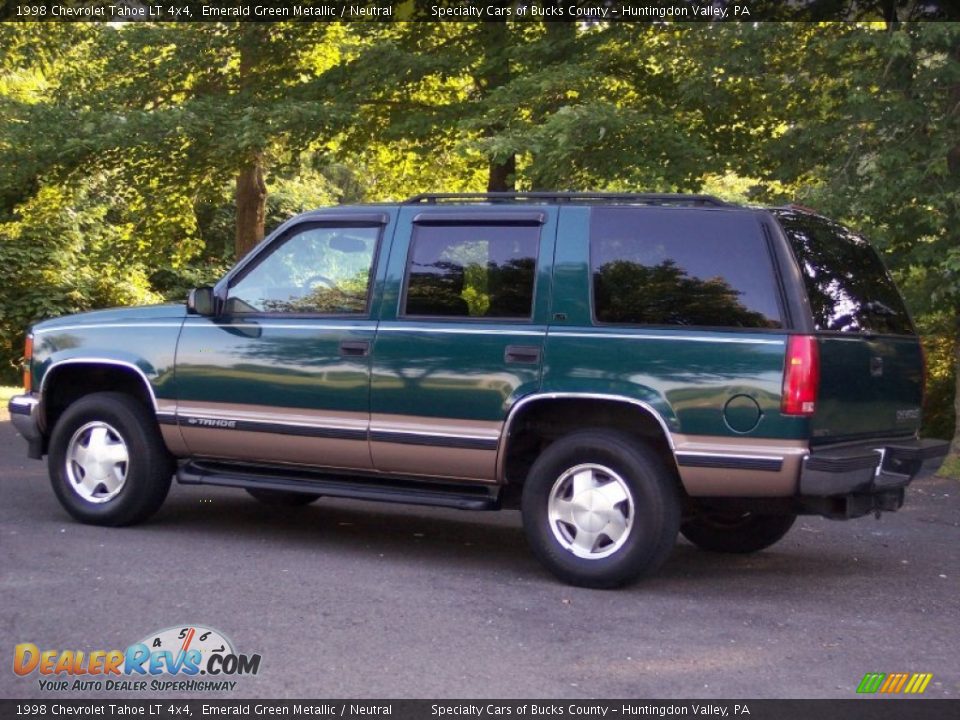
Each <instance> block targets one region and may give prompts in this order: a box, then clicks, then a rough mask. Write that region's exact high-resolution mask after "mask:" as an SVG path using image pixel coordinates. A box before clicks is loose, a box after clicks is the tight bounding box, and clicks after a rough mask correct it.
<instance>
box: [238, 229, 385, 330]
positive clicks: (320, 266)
mask: <svg viewBox="0 0 960 720" xmlns="http://www.w3.org/2000/svg"><path fill="white" fill-rule="evenodd" d="M379 235H380V228H379V227H329V226H320V225H308V226H306V227H303V228H295V229H294V230H293V231H292V234H291V235H290V236H289V237H287V238H286V239H285V240H283V241H282V242H281V243H280V244H279V245H277V246H276V247H275V248H274V249H273V251H272V252H270V253H269V254H268V255H267V256H266V257H265V258H263V259H262V260H260V261H259V262H258V263H257V264H256V266H254V267H253V269H251V270H250V271H249V272H247V273H245V274H244V275H243V276H242V277H241V278H240V279H239V280H238V281H236V282H235V283H233V284H232V285H231V287H230V291H229V294H228V299H227V311H228V312H229V313H233V314H243V313H308V314H323V315H352V314H360V313H366V312H367V306H368V297H369V288H370V276H371V271H372V268H373V258H374V255H375V252H376V247H377V239H378V237H379Z"/></svg>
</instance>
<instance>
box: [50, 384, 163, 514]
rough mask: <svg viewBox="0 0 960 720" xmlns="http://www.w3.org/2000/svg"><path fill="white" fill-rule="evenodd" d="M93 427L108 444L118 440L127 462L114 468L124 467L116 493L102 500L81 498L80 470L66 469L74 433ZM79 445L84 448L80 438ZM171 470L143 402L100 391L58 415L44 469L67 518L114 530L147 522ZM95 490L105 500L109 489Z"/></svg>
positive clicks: (160, 497) (158, 501) (78, 401)
mask: <svg viewBox="0 0 960 720" xmlns="http://www.w3.org/2000/svg"><path fill="white" fill-rule="evenodd" d="M91 426H95V427H94V429H99V428H100V427H103V426H106V427H107V428H108V429H107V430H105V431H104V432H105V435H106V436H107V437H108V441H112V442H114V443H119V442H120V441H122V442H123V444H124V445H125V449H126V454H127V458H128V459H127V460H126V461H125V462H123V463H121V464H119V465H118V467H123V468H125V471H124V472H123V475H124V478H125V479H124V480H123V481H122V485H121V486H120V487H119V489H118V492H117V494H116V495H115V496H113V497H110V498H109V499H104V500H102V501H101V502H94V501H92V500H89V499H85V498H84V497H83V496H82V495H81V494H80V493H81V491H80V490H79V489H74V488H75V485H74V483H73V481H72V480H71V473H72V475H73V477H74V478H78V477H80V475H81V474H82V472H83V471H82V468H81V469H80V470H78V469H77V465H76V464H75V463H73V464H71V467H70V468H68V466H67V457H66V455H67V450H68V447H70V446H71V442H72V441H73V440H74V437H75V435H77V434H78V433H81V431H82V430H83V428H85V427H88V428H89V427H91ZM93 431H94V430H90V431H89V432H93ZM81 434H82V433H81ZM79 442H80V444H81V445H82V437H81V439H80V441H79ZM88 446H89V443H88ZM175 467H176V462H175V460H174V458H173V456H172V455H170V453H169V452H168V451H167V448H166V446H164V444H163V440H162V439H161V437H160V428H159V426H158V425H157V421H156V418H155V417H154V416H153V415H152V414H151V413H150V412H149V411H148V410H147V408H145V407H144V406H143V404H142V403H141V402H139V401H138V400H136V399H135V398H133V397H131V396H129V395H125V394H123V393H114V392H101V393H94V394H91V395H86V396H84V397H82V398H80V399H79V400H77V401H76V402H75V403H73V404H72V405H70V406H69V407H68V408H67V409H66V410H65V411H64V413H63V415H61V416H60V419H59V420H58V421H57V424H56V427H54V429H53V434H52V435H51V437H50V450H49V457H48V468H49V472H50V481H51V483H52V484H53V491H54V493H56V495H57V499H58V500H59V501H60V504H61V505H63V507H64V509H65V510H66V511H67V512H68V513H70V515H72V516H73V517H74V518H75V519H77V520H79V521H80V522H82V523H87V524H90V525H107V526H113V527H116V526H121V525H133V524H134V523H138V522H142V521H143V520H146V519H147V518H148V517H150V516H151V515H153V514H154V513H155V512H156V511H157V510H158V509H159V508H160V506H161V505H162V504H163V501H164V500H165V499H166V497H167V492H168V491H169V490H170V480H171V478H172V476H173V471H174V469H175ZM84 477H86V476H85V475H84ZM78 485H79V483H78ZM99 487H100V490H99V492H100V494H101V496H102V497H107V493H108V488H107V487H106V486H105V485H101V486H99Z"/></svg>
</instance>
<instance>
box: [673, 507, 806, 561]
mask: <svg viewBox="0 0 960 720" xmlns="http://www.w3.org/2000/svg"><path fill="white" fill-rule="evenodd" d="M796 519H797V516H796V515H760V514H757V513H752V512H742V513H702V514H700V515H697V516H696V517H694V518H693V519H691V520H688V521H686V522H684V523H683V524H682V525H681V526H680V532H681V533H683V536H684V537H685V538H686V539H687V540H689V541H690V542H692V543H693V544H694V545H696V546H697V547H698V548H700V549H701V550H712V551H714V552H723V553H752V552H757V551H758V550H763V549H764V548H768V547H770V546H771V545H773V544H774V543H776V542H778V541H779V540H781V539H782V538H783V536H784V535H786V534H787V532H788V531H789V530H790V528H791V527H793V523H794V522H795V521H796Z"/></svg>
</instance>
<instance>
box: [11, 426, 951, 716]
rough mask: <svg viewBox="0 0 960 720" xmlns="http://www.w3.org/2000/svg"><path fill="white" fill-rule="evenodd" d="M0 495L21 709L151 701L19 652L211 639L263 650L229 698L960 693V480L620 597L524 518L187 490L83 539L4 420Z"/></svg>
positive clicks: (673, 573) (687, 550) (683, 565)
mask: <svg viewBox="0 0 960 720" xmlns="http://www.w3.org/2000/svg"><path fill="white" fill-rule="evenodd" d="M0 412H2V411H0ZM0 490H2V493H3V495H2V500H0V658H2V660H0V697H4V698H27V697H45V698H47V699H55V698H60V699H63V698H67V697H105V696H106V697H114V698H124V697H126V698H133V697H138V695H137V694H136V693H130V692H112V693H108V692H99V693H97V692H93V693H89V694H86V695H85V694H83V693H79V694H72V693H71V694H59V695H57V694H51V693H49V692H47V693H44V692H41V691H40V689H39V686H38V680H37V677H38V676H37V675H36V673H34V674H33V675H31V676H29V677H27V678H21V677H18V676H15V675H14V673H13V672H12V671H11V667H12V656H13V648H14V645H16V644H17V643H24V642H32V643H35V644H36V645H38V646H40V648H41V649H73V650H85V651H90V650H109V649H114V648H117V649H123V648H126V647H127V646H128V645H129V644H131V643H133V642H136V641H138V640H140V639H142V638H144V637H145V636H147V635H149V634H150V633H152V632H154V631H157V630H159V629H162V628H167V627H170V626H178V625H187V624H193V623H200V624H204V625H207V626H210V627H213V628H217V629H219V630H221V631H223V632H224V634H225V635H227V636H228V637H229V638H231V639H232V640H233V642H234V645H235V646H236V649H237V650H238V651H240V652H243V653H248V654H249V653H260V654H261V656H262V665H261V669H260V673H259V674H258V675H257V676H255V677H246V678H242V679H241V680H239V684H238V686H237V689H236V691H235V692H233V693H228V694H224V695H220V697H224V698H230V697H246V698H284V697H288V698H297V697H312V698H320V697H342V698H347V697H370V698H375V697H390V698H423V697H425V698H523V697H531V696H532V697H539V698H571V699H581V698H583V699H586V698H601V699H603V698H648V699H649V698H684V697H689V698H727V699H737V698H767V697H774V698H782V697H788V698H803V697H835V698H852V697H855V688H856V686H857V684H858V683H859V681H860V679H861V678H862V677H863V675H864V673H866V672H868V671H870V672H886V673H891V672H899V671H903V672H931V673H933V674H934V678H933V681H932V682H931V684H930V685H929V687H928V689H927V691H926V696H931V697H954V698H955V697H957V696H960V662H958V657H960V612H958V610H960V583H958V579H960V543H958V539H960V485H958V483H956V482H954V481H945V480H930V481H926V482H923V483H922V484H919V485H915V486H913V487H912V488H911V489H910V491H909V495H908V502H907V506H906V507H905V508H904V509H903V510H902V511H901V512H899V513H896V514H892V515H886V516H884V517H883V519H882V520H881V521H879V522H878V521H875V520H874V519H872V518H863V519H860V520H856V521H852V522H845V523H842V522H830V521H827V520H822V519H819V518H808V519H802V521H800V522H798V524H797V525H796V526H795V527H794V530H793V531H792V532H791V533H790V534H789V535H788V536H787V537H786V538H785V540H783V541H782V542H781V543H780V544H778V545H777V546H775V547H774V548H772V549H770V550H767V551H766V552H763V553H760V554H758V555H755V556H752V557H731V556H721V555H714V554H708V553H704V552H700V551H698V550H696V549H694V548H693V547H692V546H690V545H689V544H687V543H686V542H685V541H683V540H680V541H678V544H677V547H676V550H675V551H674V553H673V555H672V556H671V558H670V559H669V560H668V562H667V565H666V566H665V568H664V569H663V570H662V571H661V574H660V575H659V576H658V577H656V578H654V579H652V580H649V581H647V582H645V583H642V584H640V585H636V586H634V587H632V588H629V589H626V590H620V591H591V590H581V589H575V588H569V587H566V586H564V585H561V584H559V583H558V582H556V581H554V580H553V579H552V578H551V577H550V576H548V575H547V574H546V573H545V572H544V571H543V570H541V569H540V567H539V566H538V565H537V563H536V562H535V561H534V560H533V558H532V557H531V556H530V554H529V552H528V551H527V549H526V547H525V544H524V539H523V535H522V532H521V529H520V518H519V515H518V514H517V513H516V512H503V513H464V512H458V511H445V510H433V509H428V508H404V507H400V506H388V505H378V504H372V503H360V502H348V501H333V500H320V501H319V502H318V503H317V504H315V505H313V506H311V507H308V508H305V509H299V510H276V509H270V508H267V507H264V506H262V505H260V504H258V503H257V502H256V501H254V500H253V499H252V498H250V497H248V496H247V495H246V493H244V492H242V491H232V490H221V489H205V488H197V487H181V486H176V485H174V487H173V489H172V490H171V493H170V497H169V498H168V500H167V503H166V505H165V506H164V508H163V509H162V510H161V512H160V513H159V514H158V515H157V516H156V518H155V519H154V520H152V521H151V522H149V523H147V524H145V525H142V526H139V527H134V528H124V529H105V528H96V527H87V526H83V525H79V524H77V523H75V522H73V521H72V520H70V519H69V518H68V517H67V516H66V515H65V513H64V512H63V511H62V510H61V509H60V507H59V505H58V504H57V502H56V500H55V498H54V496H53V493H52V491H51V490H50V487H49V484H48V482H47V479H46V472H45V466H44V465H43V464H42V463H39V462H37V461H33V460H27V459H26V457H25V454H24V444H23V442H22V441H21V440H20V438H19V437H17V436H16V434H15V432H14V431H13V429H12V427H11V426H10V424H9V422H7V417H6V415H5V414H4V415H0ZM153 695H154V696H155V694H153ZM174 696H179V697H195V695H191V694H190V693H172V694H170V695H168V696H167V697H174Z"/></svg>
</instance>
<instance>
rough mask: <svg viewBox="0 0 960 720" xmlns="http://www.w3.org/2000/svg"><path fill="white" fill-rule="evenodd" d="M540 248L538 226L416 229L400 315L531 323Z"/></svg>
mask: <svg viewBox="0 0 960 720" xmlns="http://www.w3.org/2000/svg"><path fill="white" fill-rule="evenodd" d="M539 243H540V227H539V226H532V225H524V226H513V225H415V226H414V234H413V240H412V243H411V248H410V255H409V257H408V260H407V286H406V298H405V301H404V315H408V316H422V317H460V318H500V319H524V318H529V317H530V316H531V315H532V314H533V285H534V277H535V272H536V264H537V248H538V246H539Z"/></svg>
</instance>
